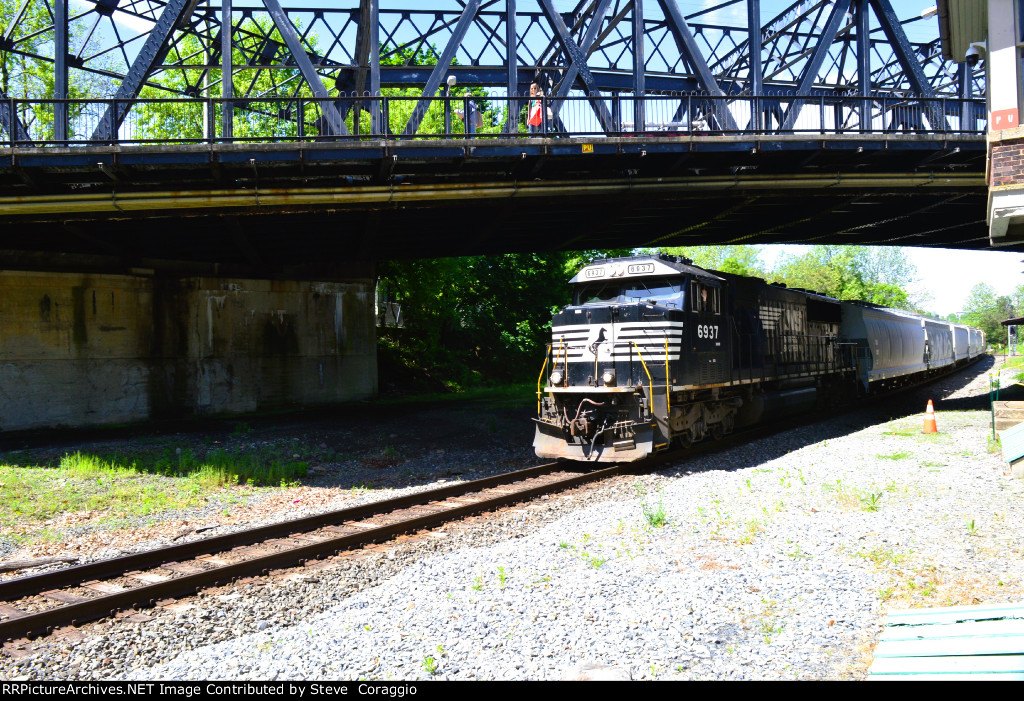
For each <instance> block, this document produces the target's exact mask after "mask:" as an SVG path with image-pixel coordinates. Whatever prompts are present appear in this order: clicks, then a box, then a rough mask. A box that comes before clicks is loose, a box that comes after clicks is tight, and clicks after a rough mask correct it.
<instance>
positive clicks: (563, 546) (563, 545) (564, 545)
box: [558, 540, 569, 550]
mask: <svg viewBox="0 0 1024 701" xmlns="http://www.w3.org/2000/svg"><path fill="white" fill-rule="evenodd" d="M558 547H560V548H561V549H562V550H568V549H569V544H568V543H566V542H565V541H564V540H560V541H558Z"/></svg>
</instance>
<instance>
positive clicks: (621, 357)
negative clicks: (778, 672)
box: [534, 255, 985, 462]
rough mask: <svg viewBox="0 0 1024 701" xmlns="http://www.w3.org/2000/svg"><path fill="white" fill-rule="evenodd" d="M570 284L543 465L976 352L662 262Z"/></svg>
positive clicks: (966, 333)
mask: <svg viewBox="0 0 1024 701" xmlns="http://www.w3.org/2000/svg"><path fill="white" fill-rule="evenodd" d="M570 284H571V285H572V288H573V302H572V304H570V305H569V306H567V307H565V308H564V309H562V310H561V311H560V312H558V313H557V314H556V315H555V317H554V319H553V320H552V326H551V341H552V342H551V346H550V348H549V349H548V354H547V358H546V359H545V361H544V366H543V368H542V369H541V373H540V377H539V378H538V383H537V398H538V407H537V409H538V415H539V416H538V418H537V419H536V428H537V430H536V437H535V439H534V448H535V449H536V451H537V455H538V456H540V457H543V458H569V459H572V460H591V461H609V462H610V461H616V462H623V461H631V460H639V459H641V458H644V457H646V456H647V455H650V454H651V453H655V452H657V451H660V450H665V449H667V448H668V447H669V445H671V444H673V443H675V444H679V445H683V446H687V445H690V444H691V443H694V442H696V441H700V440H703V439H704V438H706V437H708V436H710V437H712V438H717V437H720V436H721V435H723V434H726V433H729V432H731V431H732V430H733V429H734V428H735V427H737V426H742V425H749V424H753V423H756V422H757V421H758V420H759V419H760V418H761V417H762V416H765V415H772V416H779V415H781V414H783V413H786V412H793V413H796V412H798V411H803V410H806V409H808V408H810V407H813V406H823V405H829V404H840V403H843V402H846V401H849V400H850V399H852V398H853V397H855V396H857V395H862V394H869V393H877V392H880V391H886V390H890V389H894V388H896V387H899V386H902V385H907V384H913V383H916V382H919V381H921V380H923V379H927V378H929V377H932V376H935V375H939V374H942V373H946V372H950V371H951V370H953V369H954V368H957V367H960V366H963V365H965V364H967V363H968V362H970V361H972V360H974V359H975V358H977V357H979V356H980V355H981V354H982V353H984V351H985V336H984V334H983V333H982V332H981V331H979V330H977V329H974V328H970V327H967V326H962V325H959V324H951V323H949V322H945V321H939V320H935V319H930V318H925V317H921V316H917V315H914V314H910V313H908V312H903V311H897V310H893V309H886V308H882V307H878V306H875V305H870V304H867V303H863V302H846V301H840V300H836V299H832V298H829V297H825V296H823V295H820V294H815V293H813V292H809V291H806V290H798V289H793V288H787V287H785V286H782V285H774V284H768V283H767V282H765V281H764V280H761V279H758V278H751V277H744V276H741V275H733V274H729V273H722V272H718V271H709V270H704V269H702V268H699V267H696V266H694V265H692V264H691V261H689V260H687V259H683V258H676V257H672V256H665V255H658V256H636V257H630V258H612V259H607V260H601V261H597V262H595V263H593V264H591V265H588V266H587V267H585V268H583V270H581V271H580V272H579V274H577V275H576V276H575V277H574V278H573V279H572V280H570ZM545 380H546V382H545Z"/></svg>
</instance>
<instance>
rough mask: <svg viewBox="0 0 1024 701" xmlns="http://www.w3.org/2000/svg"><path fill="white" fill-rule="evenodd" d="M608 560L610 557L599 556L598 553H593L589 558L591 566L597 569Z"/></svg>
mask: <svg viewBox="0 0 1024 701" xmlns="http://www.w3.org/2000/svg"><path fill="white" fill-rule="evenodd" d="M607 561H608V558H606V557H598V556H597V555H591V556H590V559H589V562H590V566H591V567H593V568H594V569H595V570H596V569H598V568H599V567H601V565H603V564H604V563H606V562H607Z"/></svg>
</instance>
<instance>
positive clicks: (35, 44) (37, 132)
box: [0, 0, 110, 140]
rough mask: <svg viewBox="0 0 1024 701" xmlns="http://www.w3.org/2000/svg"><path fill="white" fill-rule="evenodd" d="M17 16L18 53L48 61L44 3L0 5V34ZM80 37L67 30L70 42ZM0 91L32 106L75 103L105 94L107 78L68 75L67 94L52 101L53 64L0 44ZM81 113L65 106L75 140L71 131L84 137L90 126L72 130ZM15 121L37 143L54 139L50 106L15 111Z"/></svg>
mask: <svg viewBox="0 0 1024 701" xmlns="http://www.w3.org/2000/svg"><path fill="white" fill-rule="evenodd" d="M19 12H23V14H22V15H21V17H20V19H19V20H18V24H17V28H16V31H15V33H14V38H15V39H17V40H18V47H19V49H20V50H21V51H24V52H30V53H35V54H39V55H47V54H49V55H52V47H53V32H52V31H48V28H49V27H50V26H51V25H52V24H53V18H52V17H51V16H50V12H49V8H48V7H47V5H46V3H42V2H29V3H27V4H24V6H23V5H22V3H20V2H8V1H6V0H5V1H3V2H0V33H3V32H4V31H5V30H8V29H10V28H12V25H13V24H14V19H15V17H16V16H17V15H18V13H19ZM82 31H83V28H82V27H81V26H80V25H75V24H72V26H71V27H70V32H71V36H70V37H69V39H70V40H71V41H72V42H73V43H75V44H77V43H78V42H79V40H80V38H81V33H82ZM97 43H98V39H95V38H94V39H92V40H91V41H90V42H89V45H88V47H87V48H86V51H91V50H92V49H94V48H95V46H96V44H97ZM92 65H94V66H96V67H104V65H105V62H104V60H103V59H101V58H97V59H95V60H94V61H93V62H92ZM0 89H2V90H3V93H4V94H5V95H7V96H8V97H14V98H22V99H35V100H38V99H43V98H46V99H50V98H71V99H75V100H79V99H87V98H89V97H94V96H96V95H103V94H106V93H108V92H110V89H109V79H108V78H104V77H101V76H99V75H96V74H94V73H87V72H84V71H79V70H75V69H71V70H69V72H68V94H67V95H56V94H55V93H54V89H55V83H54V70H53V63H51V62H49V61H44V60H41V59H36V58H32V57H29V56H24V55H21V54H17V53H14V52H13V51H11V50H10V49H9V48H6V45H5V44H3V43H2V42H0ZM84 111H85V106H83V105H81V104H71V105H70V107H69V110H68V118H69V121H70V128H71V132H72V135H75V132H76V131H82V132H84V131H85V130H86V129H87V128H88V126H89V125H86V124H82V125H78V128H77V129H76V122H77V121H78V119H79V117H80V116H82V115H83V112H84ZM18 118H19V119H20V120H21V123H22V124H23V125H24V126H25V128H26V129H27V130H28V132H29V134H30V135H31V136H32V137H33V138H35V139H40V140H48V139H52V138H54V128H53V126H54V109H53V105H52V104H47V103H36V104H32V105H19V108H18Z"/></svg>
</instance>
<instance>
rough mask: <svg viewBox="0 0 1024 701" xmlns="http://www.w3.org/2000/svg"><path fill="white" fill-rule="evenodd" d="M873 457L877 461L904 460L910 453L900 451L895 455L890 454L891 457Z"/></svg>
mask: <svg viewBox="0 0 1024 701" xmlns="http://www.w3.org/2000/svg"><path fill="white" fill-rule="evenodd" d="M875 457H876V458H878V459H879V460H906V459H907V458H909V457H910V453H909V452H907V451H905V450H901V451H899V452H897V453H892V454H891V455H876V456H875Z"/></svg>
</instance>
